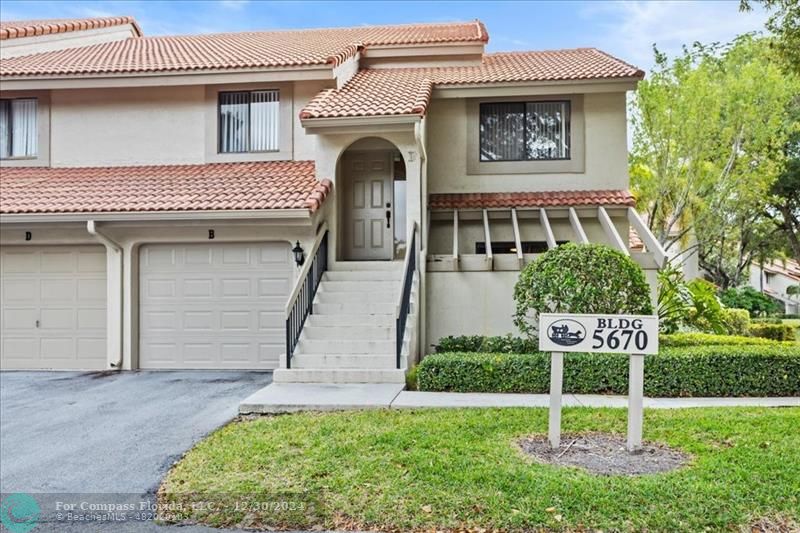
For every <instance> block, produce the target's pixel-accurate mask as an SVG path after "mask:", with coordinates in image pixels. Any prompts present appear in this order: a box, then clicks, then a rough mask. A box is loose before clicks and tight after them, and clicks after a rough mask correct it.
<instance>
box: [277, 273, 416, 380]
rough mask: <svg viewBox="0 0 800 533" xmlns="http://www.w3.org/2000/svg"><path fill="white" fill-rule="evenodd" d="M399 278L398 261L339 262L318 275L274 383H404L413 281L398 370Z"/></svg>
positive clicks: (413, 307)
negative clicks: (303, 317)
mask: <svg viewBox="0 0 800 533" xmlns="http://www.w3.org/2000/svg"><path fill="white" fill-rule="evenodd" d="M402 277H403V263H402V262H401V261H393V262H387V261H361V262H354V261H348V262H340V263H337V264H335V265H333V267H332V268H331V269H330V270H328V271H326V272H325V273H324V274H323V277H322V281H321V283H320V286H319V289H318V290H317V294H316V297H315V298H314V303H313V312H312V314H310V315H309V316H308V318H307V320H306V322H305V325H304V326H303V330H302V333H301V334H300V338H299V342H298V344H297V347H296V348H295V350H294V354H293V356H292V358H291V368H288V369H287V368H285V366H286V359H285V358H283V359H282V363H281V365H282V367H283V368H278V369H276V370H275V372H274V374H273V381H274V382H275V383H404V382H405V372H406V366H407V360H408V353H409V349H410V348H411V346H413V342H414V338H415V333H414V329H415V325H416V313H417V302H416V299H415V296H416V294H417V291H416V290H415V289H416V283H418V280H416V279H415V280H414V283H415V285H414V287H413V288H412V295H413V296H412V303H411V316H410V317H409V321H408V326H407V328H406V329H407V331H406V337H405V339H404V343H403V344H404V347H403V352H402V357H401V366H402V368H400V369H398V368H397V352H396V333H395V318H396V308H397V302H398V296H399V293H400V285H401V283H402Z"/></svg>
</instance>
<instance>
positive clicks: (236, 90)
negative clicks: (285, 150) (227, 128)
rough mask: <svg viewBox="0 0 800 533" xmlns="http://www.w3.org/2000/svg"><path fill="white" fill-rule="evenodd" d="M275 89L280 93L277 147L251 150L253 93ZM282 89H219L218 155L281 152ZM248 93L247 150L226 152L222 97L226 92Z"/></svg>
mask: <svg viewBox="0 0 800 533" xmlns="http://www.w3.org/2000/svg"><path fill="white" fill-rule="evenodd" d="M268 91H274V92H275V93H276V94H277V95H278V99H277V100H276V102H277V103H278V112H277V113H276V119H277V121H278V133H277V139H276V140H277V147H276V148H275V149H274V150H251V149H250V141H251V132H250V121H251V113H250V106H251V105H252V103H253V102H252V94H253V93H257V92H268ZM281 92H282V91H281V89H280V88H278V87H272V88H254V89H222V90H219V91H217V98H216V106H217V110H216V111H217V113H216V115H217V117H216V121H217V141H216V151H217V155H222V156H236V155H245V154H278V153H280V152H281V139H282V137H281V135H282V129H283V125H282V122H283V121H282V117H281V114H282V100H283V99H282V95H281ZM237 93H238V94H246V95H247V131H246V133H245V144H246V145H247V150H243V151H236V152H234V151H230V152H225V151H223V150H222V97H223V95H226V94H237Z"/></svg>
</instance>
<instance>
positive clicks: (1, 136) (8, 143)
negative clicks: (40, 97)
mask: <svg viewBox="0 0 800 533" xmlns="http://www.w3.org/2000/svg"><path fill="white" fill-rule="evenodd" d="M36 122H37V101H36V98H16V99H13V100H0V159H10V158H15V157H36V154H37V151H38V139H39V129H38V127H37V124H36Z"/></svg>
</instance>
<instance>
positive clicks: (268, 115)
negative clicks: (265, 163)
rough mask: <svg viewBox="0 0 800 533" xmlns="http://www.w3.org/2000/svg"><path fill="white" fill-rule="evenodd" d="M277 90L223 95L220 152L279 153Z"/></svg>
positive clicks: (221, 98) (278, 98) (220, 113)
mask: <svg viewBox="0 0 800 533" xmlns="http://www.w3.org/2000/svg"><path fill="white" fill-rule="evenodd" d="M279 112H280V97H279V93H278V91H277V90H268V91H237V92H222V93H219V151H220V153H244V152H277V151H278V149H279V147H278V127H279V124H278V123H279V120H280V114H279Z"/></svg>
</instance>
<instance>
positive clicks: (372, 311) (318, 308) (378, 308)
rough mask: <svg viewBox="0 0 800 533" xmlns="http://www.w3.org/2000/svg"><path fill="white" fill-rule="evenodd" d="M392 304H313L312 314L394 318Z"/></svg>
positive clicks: (393, 305) (393, 306)
mask: <svg viewBox="0 0 800 533" xmlns="http://www.w3.org/2000/svg"><path fill="white" fill-rule="evenodd" d="M394 312H395V304H394V302H391V303H389V302H385V303H373V302H346V303H328V302H319V303H315V304H314V314H317V315H334V314H341V315H364V314H367V315H392V316H394Z"/></svg>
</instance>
